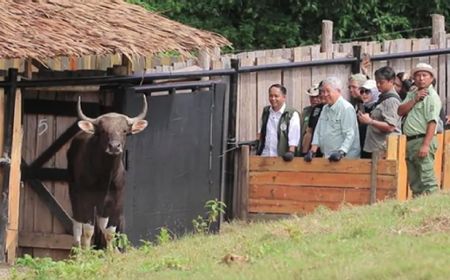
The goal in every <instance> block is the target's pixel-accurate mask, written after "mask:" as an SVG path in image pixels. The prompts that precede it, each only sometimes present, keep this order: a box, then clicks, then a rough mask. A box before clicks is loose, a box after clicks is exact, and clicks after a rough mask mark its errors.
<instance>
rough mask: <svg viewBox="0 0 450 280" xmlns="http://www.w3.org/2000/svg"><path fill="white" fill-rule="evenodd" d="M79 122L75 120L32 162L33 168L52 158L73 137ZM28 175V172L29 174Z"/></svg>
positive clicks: (77, 129)
mask: <svg viewBox="0 0 450 280" xmlns="http://www.w3.org/2000/svg"><path fill="white" fill-rule="evenodd" d="M79 130H80V129H79V128H78V124H77V122H74V123H73V124H72V125H71V126H70V127H69V128H68V129H67V130H66V131H64V133H62V134H61V136H59V137H58V139H56V140H55V141H54V142H53V143H52V144H51V145H50V147H48V148H47V149H46V150H45V151H44V152H43V153H42V154H40V155H39V157H38V158H37V159H35V160H34V161H33V162H32V163H31V164H30V167H31V168H36V167H41V166H42V165H44V164H45V163H46V162H47V161H48V160H50V159H51V158H52V157H53V156H54V155H55V154H56V153H57V152H58V151H59V150H60V149H61V148H62V147H63V146H64V144H66V143H67V142H68V141H69V140H70V139H72V137H73V136H74V135H75V134H76V133H77V132H78V131H79ZM27 176H28V174H27Z"/></svg>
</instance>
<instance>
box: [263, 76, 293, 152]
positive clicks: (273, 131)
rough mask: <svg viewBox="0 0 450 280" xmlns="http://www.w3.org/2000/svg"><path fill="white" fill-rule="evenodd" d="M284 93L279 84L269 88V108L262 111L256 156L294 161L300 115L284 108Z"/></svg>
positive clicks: (283, 88)
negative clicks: (278, 157) (279, 157)
mask: <svg viewBox="0 0 450 280" xmlns="http://www.w3.org/2000/svg"><path fill="white" fill-rule="evenodd" d="M286 93H287V91H286V88H285V87H284V86H282V85H280V84H274V85H271V86H270V87H269V102H270V106H266V107H264V109H263V113H262V117H261V131H260V134H259V144H258V150H257V152H256V154H257V155H261V156H268V157H273V156H281V157H283V160H285V161H291V160H292V159H294V155H295V152H296V151H297V148H298V147H299V144H300V114H299V113H298V112H297V110H295V109H293V108H290V107H288V106H286Z"/></svg>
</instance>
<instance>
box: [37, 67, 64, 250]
mask: <svg viewBox="0 0 450 280" xmlns="http://www.w3.org/2000/svg"><path fill="white" fill-rule="evenodd" d="M50 67H51V69H55V68H54V67H58V65H51V66H50ZM39 99H48V100H54V99H55V94H54V93H49V92H45V91H42V92H40V93H39ZM54 127H55V120H54V116H51V115H42V114H39V115H38V116H37V130H36V134H35V136H34V137H35V138H34V139H35V141H36V155H38V156H39V155H40V154H41V153H42V152H43V151H45V149H46V148H47V147H48V146H50V145H51V143H52V142H53V139H54ZM54 166H55V165H54V158H52V159H50V160H49V161H48V162H47V163H45V164H44V165H43V167H54ZM43 184H44V185H45V187H46V188H47V189H48V191H49V192H51V193H52V194H53V193H54V189H55V187H54V183H53V182H50V181H45V182H43ZM34 215H35V216H34V231H35V232H41V233H52V232H53V215H52V213H51V212H50V209H49V208H48V207H47V205H46V204H45V202H44V201H42V200H41V199H40V198H37V199H36V200H35V212H34ZM33 255H34V256H35V257H50V256H51V251H50V250H48V249H42V248H35V249H34V252H33Z"/></svg>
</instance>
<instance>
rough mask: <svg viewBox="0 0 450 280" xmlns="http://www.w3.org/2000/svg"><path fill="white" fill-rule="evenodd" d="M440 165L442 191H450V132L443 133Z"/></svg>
mask: <svg viewBox="0 0 450 280" xmlns="http://www.w3.org/2000/svg"><path fill="white" fill-rule="evenodd" d="M443 151H444V153H443V163H442V185H441V187H442V189H443V190H446V191H450V130H446V131H445V133H444V142H443Z"/></svg>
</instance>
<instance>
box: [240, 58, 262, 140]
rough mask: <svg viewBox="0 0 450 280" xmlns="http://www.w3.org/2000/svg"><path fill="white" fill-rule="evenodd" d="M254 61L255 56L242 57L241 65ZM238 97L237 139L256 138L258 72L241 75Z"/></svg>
mask: <svg viewBox="0 0 450 280" xmlns="http://www.w3.org/2000/svg"><path fill="white" fill-rule="evenodd" d="M253 63H254V57H250V58H242V59H241V66H251V65H253ZM237 99H238V102H237V120H238V128H237V130H236V132H237V139H238V140H239V141H248V140H254V139H256V131H257V130H258V128H257V122H258V121H257V119H258V118H259V116H258V114H257V111H256V73H246V74H241V75H239V86H238V98H237Z"/></svg>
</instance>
